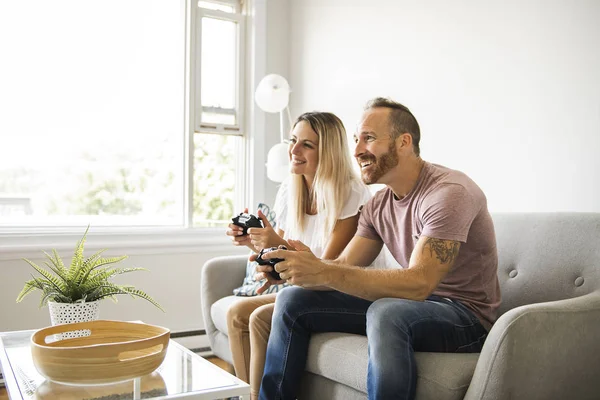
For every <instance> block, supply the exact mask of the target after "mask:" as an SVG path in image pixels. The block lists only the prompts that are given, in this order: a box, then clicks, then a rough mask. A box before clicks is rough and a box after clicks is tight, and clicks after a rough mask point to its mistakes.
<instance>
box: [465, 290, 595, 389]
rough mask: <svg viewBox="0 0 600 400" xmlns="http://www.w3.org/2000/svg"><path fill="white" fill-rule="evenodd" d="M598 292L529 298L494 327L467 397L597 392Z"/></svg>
mask: <svg viewBox="0 0 600 400" xmlns="http://www.w3.org/2000/svg"><path fill="white" fill-rule="evenodd" d="M598 337H600V292H594V293H590V294H587V295H585V296H581V297H576V298H572V299H567V300H560V301H552V302H546V303H538V304H529V305H526V306H522V307H517V308H514V309H512V310H510V311H508V312H507V313H506V314H504V315H502V316H501V317H500V318H499V319H498V321H497V322H496V323H495V324H494V326H493V327H492V329H491V331H490V333H489V335H488V337H487V340H486V342H485V344H484V346H483V349H482V352H481V355H480V357H479V360H478V362H477V366H476V367H475V373H474V374H473V379H472V380H471V385H470V386H469V389H468V391H467V394H466V396H465V399H469V400H474V399H477V400H479V399H486V400H488V399H489V400H501V399H592V398H597V396H598V393H600V376H599V373H600V357H598V354H599V353H600V342H599V341H598Z"/></svg>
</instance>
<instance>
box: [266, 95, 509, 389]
mask: <svg viewBox="0 0 600 400" xmlns="http://www.w3.org/2000/svg"><path fill="white" fill-rule="evenodd" d="M419 140H420V129H419V125H418V123H417V121H416V119H415V117H414V116H413V115H412V113H411V112H410V111H409V110H408V108H406V107H404V106H403V105H401V104H399V103H396V102H394V101H391V100H388V99H383V98H376V99H374V100H372V101H370V102H369V103H368V104H367V106H366V108H365V112H364V114H363V116H362V119H361V122H360V124H359V127H358V131H357V133H356V135H355V142H356V149H355V152H354V156H355V158H356V160H357V161H358V163H359V165H360V169H361V175H362V179H363V181H364V182H365V183H367V184H372V183H383V184H385V185H386V188H384V189H382V190H380V191H379V192H377V193H376V194H375V196H374V197H373V198H372V199H371V200H369V202H368V203H367V204H366V205H365V206H364V208H363V210H362V212H361V215H360V220H359V227H358V230H357V232H356V235H355V236H354V238H353V239H352V240H351V241H350V243H349V244H348V246H347V247H346V249H345V250H344V252H343V253H342V254H341V255H340V257H339V258H338V259H336V260H335V261H333V262H324V261H321V260H319V259H317V258H316V257H315V256H314V255H313V254H312V253H311V252H310V250H309V249H308V248H307V247H306V246H304V245H303V244H302V243H299V242H293V241H292V242H290V244H291V245H293V246H294V247H295V250H297V251H285V250H276V251H273V252H271V253H269V254H268V256H267V257H268V258H283V259H284V261H281V262H279V263H278V264H277V265H276V268H275V269H276V270H277V271H278V272H279V273H280V274H281V277H282V279H285V280H287V281H288V282H289V283H291V284H293V285H295V287H290V288H287V289H285V290H283V291H282V292H281V293H280V295H279V297H278V298H277V302H276V306H275V314H274V315H273V326H272V331H271V336H270V338H269V345H268V349H267V360H266V365H265V373H264V376H263V381H262V385H261V391H260V398H261V399H265V400H273V399H294V398H295V396H296V391H297V387H298V384H299V382H300V378H301V375H302V372H303V371H304V367H305V363H306V356H307V351H308V343H309V340H310V336H311V334H312V333H316V332H348V333H355V334H363V335H364V334H366V335H367V338H368V343H369V366H368V373H367V392H368V396H369V398H370V399H386V400H387V399H412V398H414V397H415V391H416V382H417V376H416V375H417V368H416V363H415V358H414V351H432V352H479V351H480V350H481V347H482V345H483V342H484V340H485V337H486V335H487V332H488V330H489V329H490V327H491V326H492V324H493V322H494V321H495V319H496V311H497V308H498V306H499V304H500V288H499V284H498V278H497V264H498V257H497V251H496V239H495V234H494V227H493V224H492V219H491V217H490V214H489V212H488V209H487V201H486V198H485V195H484V194H483V192H482V191H481V189H480V188H479V187H478V186H477V185H476V184H475V183H474V182H473V181H472V180H471V179H470V178H469V177H467V176H466V175H465V174H463V173H461V172H458V171H454V170H451V169H448V168H445V167H442V166H439V165H435V164H431V163H428V162H425V161H424V160H422V159H421V157H420V155H419ZM383 244H385V245H386V246H387V247H388V248H389V250H390V252H391V253H392V255H393V256H394V258H395V259H396V260H397V261H398V263H399V264H400V265H401V266H402V268H400V269H391V270H390V269H372V268H365V267H366V266H368V265H369V264H370V263H371V262H372V261H373V260H374V259H375V257H376V256H377V254H378V253H379V251H380V250H381V248H382V246H383ZM268 269H269V268H266V269H263V271H267V270H268ZM265 277H266V274H265ZM268 284H269V283H267V285H268ZM311 288H313V289H315V290H307V289H311ZM323 289H326V290H327V291H326V290H323ZM398 371H400V372H398Z"/></svg>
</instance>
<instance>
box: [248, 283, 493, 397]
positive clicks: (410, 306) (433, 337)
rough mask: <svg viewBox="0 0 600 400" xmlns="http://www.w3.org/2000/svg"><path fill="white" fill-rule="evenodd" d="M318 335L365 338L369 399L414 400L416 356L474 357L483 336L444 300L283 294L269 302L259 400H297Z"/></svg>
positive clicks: (464, 312)
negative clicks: (454, 354) (270, 311)
mask: <svg viewBox="0 0 600 400" xmlns="http://www.w3.org/2000/svg"><path fill="white" fill-rule="evenodd" d="M318 332H345V333H354V334H360V335H367V337H368V341H369V366H368V372H367V393H368V396H369V399H386V400H387V399H413V398H414V397H415V390H416V385H417V366H416V362H415V357H414V352H415V351H428V352H459V353H467V352H479V351H481V347H482V346H483V342H484V340H485V337H486V335H487V332H486V330H485V328H483V326H482V325H481V324H480V322H479V320H478V319H477V317H476V316H475V315H474V314H473V313H472V312H471V311H470V310H469V309H468V308H467V307H465V306H464V305H462V304H461V303H459V302H457V301H453V300H450V299H447V298H442V297H438V296H431V297H429V298H428V299H427V300H425V301H414V300H404V299H396V298H385V299H380V300H377V301H374V302H371V301H368V300H364V299H360V298H358V297H354V296H350V295H347V294H344V293H340V292H336V291H329V292H322V291H312V290H306V289H302V288H299V287H288V288H286V289H284V290H282V291H281V292H280V293H279V295H278V297H277V301H276V302H275V311H274V314H273V322H272V328H271V335H270V337H269V344H268V346H267V357H266V363H265V372H264V375H263V379H262V384H261V388H260V396H259V398H260V399H261V400H278V399H284V400H285V399H295V398H296V395H297V392H298V386H299V384H300V381H301V378H302V374H303V371H304V368H305V366H306V357H307V354H308V343H309V341H310V336H311V334H312V333H318ZM398 371H402V372H401V373H398Z"/></svg>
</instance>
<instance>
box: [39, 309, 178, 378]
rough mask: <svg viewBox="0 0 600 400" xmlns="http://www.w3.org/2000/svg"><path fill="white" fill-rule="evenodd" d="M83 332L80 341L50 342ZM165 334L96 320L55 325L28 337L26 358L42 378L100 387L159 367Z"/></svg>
mask: <svg viewBox="0 0 600 400" xmlns="http://www.w3.org/2000/svg"><path fill="white" fill-rule="evenodd" d="M81 330H83V331H84V332H85V333H84V334H85V335H86V336H80V337H75V338H72V339H64V340H55V341H53V339H54V338H55V335H58V336H57V337H60V336H61V334H63V333H65V332H71V331H81ZM169 337H170V331H169V329H167V328H163V327H160V326H155V325H148V324H143V323H136V322H123V321H109V320H97V321H89V322H78V323H74V324H64V325H56V326H51V327H48V328H44V329H40V330H38V331H36V332H35V333H34V334H33V336H32V337H31V355H32V357H33V363H34V365H35V367H36V368H37V370H38V372H39V373H40V374H41V375H42V376H44V377H45V378H46V379H48V380H51V381H54V382H58V383H64V384H67V385H103V384H109V383H114V382H120V381H126V380H129V379H133V378H136V377H140V376H143V375H146V374H149V373H150V372H152V371H154V370H155V369H156V368H158V367H159V366H160V364H162V362H163V360H164V358H165V355H166V354H167V347H168V345H169Z"/></svg>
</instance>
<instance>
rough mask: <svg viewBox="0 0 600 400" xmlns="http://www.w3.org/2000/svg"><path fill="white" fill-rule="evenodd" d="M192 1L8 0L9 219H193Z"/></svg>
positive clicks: (1, 12)
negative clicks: (187, 74)
mask: <svg viewBox="0 0 600 400" xmlns="http://www.w3.org/2000/svg"><path fill="white" fill-rule="evenodd" d="M183 3H184V2H183V1H181V2H179V1H173V0H127V1H122V0H106V1H103V2H102V3H98V2H91V1H83V0H55V1H52V2H47V1H41V0H30V1H10V2H1V4H0V43H1V46H0V47H1V48H2V59H3V61H2V62H0V88H1V89H0V114H1V115H2V117H1V118H0V215H2V216H3V217H2V218H1V219H0V225H28V224H36V225H45V224H53V223H65V222H67V223H70V222H72V223H80V222H84V223H89V222H91V223H94V224H95V225H153V224H159V225H169V224H181V223H182V221H183V196H184V191H183V184H182V182H183V151H182V149H183V139H184V133H183V126H184V122H183V121H184V119H183V118H184V75H183V73H182V71H183V70H184V39H185V36H184V34H185V26H184V19H183V18H182V13H181V8H180V7H182V6H183Z"/></svg>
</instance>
